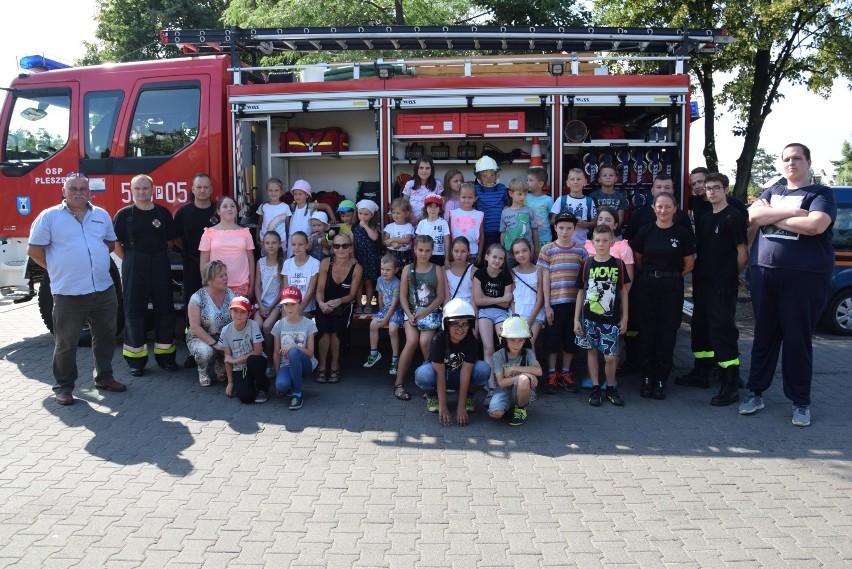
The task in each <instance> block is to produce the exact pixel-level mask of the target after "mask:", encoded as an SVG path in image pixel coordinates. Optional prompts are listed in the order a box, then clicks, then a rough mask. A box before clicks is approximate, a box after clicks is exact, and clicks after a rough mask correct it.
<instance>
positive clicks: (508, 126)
mask: <svg viewBox="0 0 852 569" xmlns="http://www.w3.org/2000/svg"><path fill="white" fill-rule="evenodd" d="M526 128H527V121H526V116H525V115H524V113H523V111H521V112H515V113H462V115H461V132H462V134H500V133H510V134H511V133H516V132H526Z"/></svg>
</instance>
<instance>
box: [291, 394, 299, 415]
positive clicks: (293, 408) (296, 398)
mask: <svg viewBox="0 0 852 569" xmlns="http://www.w3.org/2000/svg"><path fill="white" fill-rule="evenodd" d="M301 408H302V396H301V395H294V396H293V397H291V398H290V411H297V410H299V409H301Z"/></svg>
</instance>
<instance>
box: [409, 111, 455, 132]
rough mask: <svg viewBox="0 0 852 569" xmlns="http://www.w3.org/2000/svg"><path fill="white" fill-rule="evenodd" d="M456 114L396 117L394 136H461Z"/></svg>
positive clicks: (421, 114)
mask: <svg viewBox="0 0 852 569" xmlns="http://www.w3.org/2000/svg"><path fill="white" fill-rule="evenodd" d="M461 132H462V131H461V130H460V129H459V114H458V113H416V114H409V115H397V117H396V134H399V135H418V134H461Z"/></svg>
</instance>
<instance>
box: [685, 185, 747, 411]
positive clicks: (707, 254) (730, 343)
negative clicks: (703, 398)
mask: <svg viewBox="0 0 852 569" xmlns="http://www.w3.org/2000/svg"><path fill="white" fill-rule="evenodd" d="M704 188H705V191H706V195H707V203H708V204H709V205H710V206H711V210H710V212H709V213H706V214H704V215H702V216H701V219H700V222H699V223H698V224H697V225H696V232H695V242H696V243H695V247H696V253H697V259H696V261H695V271H694V272H693V273H692V296H693V299H694V303H695V307H694V310H693V313H692V353H693V355H694V357H695V363H694V366H693V369H692V371H691V372H689V373H688V374H686V375H683V376H681V377H679V378H677V379H676V380H675V383H676V384H678V385H688V386H695V387H709V386H710V376H711V374H712V372H714V371H716V369H717V365H718V367H719V368H721V371H720V376H721V379H722V388H721V390H720V391H719V395H717V396H716V397H714V398H713V400H712V401H711V404H712V405H715V406H718V407H721V406H724V405H730V404H732V403H736V402H737V401H738V400H739V395H738V391H737V390H738V384H739V379H740V377H739V369H740V360H739V350H738V348H737V340H738V339H739V331H738V330H737V326H736V323H735V314H736V310H737V289H738V288H739V273H740V271H742V270H743V269H744V268H745V265H746V263H747V262H748V249H747V247H746V242H747V237H746V227H747V222H746V218H744V217H743V216H742V214H741V213H740V212H739V211H738V210H737V209H736V208H734V207H732V206H730V205H729V204H728V202H727V200H726V199H725V197H726V196H725V192H726V191H727V189H728V177H727V176H725V175H724V174H718V173H712V174H708V175H707V178H706V181H705V185H704Z"/></svg>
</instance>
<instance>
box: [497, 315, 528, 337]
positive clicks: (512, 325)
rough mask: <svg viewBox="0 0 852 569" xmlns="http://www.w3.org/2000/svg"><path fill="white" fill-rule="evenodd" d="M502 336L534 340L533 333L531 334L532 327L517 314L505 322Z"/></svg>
mask: <svg viewBox="0 0 852 569" xmlns="http://www.w3.org/2000/svg"><path fill="white" fill-rule="evenodd" d="M500 336H501V337H502V338H532V333H530V327H529V325H528V324H527V321H526V320H525V319H523V318H521V317H520V316H518V315H517V314H512V315H511V316H509V317H508V318H507V319H506V321H505V322H503V329H502V330H501V331H500Z"/></svg>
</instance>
